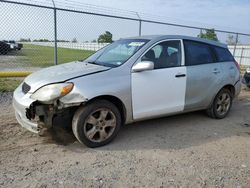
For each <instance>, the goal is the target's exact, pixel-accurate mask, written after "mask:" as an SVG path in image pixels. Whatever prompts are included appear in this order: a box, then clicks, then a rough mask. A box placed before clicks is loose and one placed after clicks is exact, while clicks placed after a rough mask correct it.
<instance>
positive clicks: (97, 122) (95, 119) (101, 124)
mask: <svg viewBox="0 0 250 188" xmlns="http://www.w3.org/2000/svg"><path fill="white" fill-rule="evenodd" d="M115 127H116V117H115V115H114V113H113V112H112V111H111V110H110V109H107V108H100V109H98V110H96V111H94V112H92V113H91V114H90V115H89V116H88V117H87V118H86V120H85V123H84V134H85V136H86V137H87V138H88V139H89V140H90V141H92V142H103V141H105V140H107V139H108V138H110V136H111V135H112V134H113V132H114V130H115Z"/></svg>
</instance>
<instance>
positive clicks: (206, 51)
mask: <svg viewBox="0 0 250 188" xmlns="http://www.w3.org/2000/svg"><path fill="white" fill-rule="evenodd" d="M184 47H185V65H186V66H192V65H201V64H208V63H213V62H214V58H213V55H212V52H211V49H210V47H209V45H207V44H203V43H199V42H194V41H184Z"/></svg>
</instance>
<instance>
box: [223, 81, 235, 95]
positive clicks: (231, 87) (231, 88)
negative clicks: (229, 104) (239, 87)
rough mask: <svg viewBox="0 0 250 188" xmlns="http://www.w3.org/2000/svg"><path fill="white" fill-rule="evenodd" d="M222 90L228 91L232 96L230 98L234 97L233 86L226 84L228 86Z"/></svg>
mask: <svg viewBox="0 0 250 188" xmlns="http://www.w3.org/2000/svg"><path fill="white" fill-rule="evenodd" d="M223 88H225V89H228V90H229V91H230V93H231V94H232V97H234V95H235V88H234V86H233V85H230V84H228V85H225V86H224V87H223Z"/></svg>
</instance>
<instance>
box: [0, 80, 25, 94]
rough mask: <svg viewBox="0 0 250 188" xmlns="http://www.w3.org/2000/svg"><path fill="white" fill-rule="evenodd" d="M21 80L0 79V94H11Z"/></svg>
mask: <svg viewBox="0 0 250 188" xmlns="http://www.w3.org/2000/svg"><path fill="white" fill-rule="evenodd" d="M21 82H22V80H20V79H8V78H1V79H0V92H11V91H14V90H15V89H16V88H17V86H18V85H20V83H21Z"/></svg>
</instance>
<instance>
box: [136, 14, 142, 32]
mask: <svg viewBox="0 0 250 188" xmlns="http://www.w3.org/2000/svg"><path fill="white" fill-rule="evenodd" d="M135 13H136V15H137V17H138V18H139V36H141V17H140V16H139V14H138V12H135Z"/></svg>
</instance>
